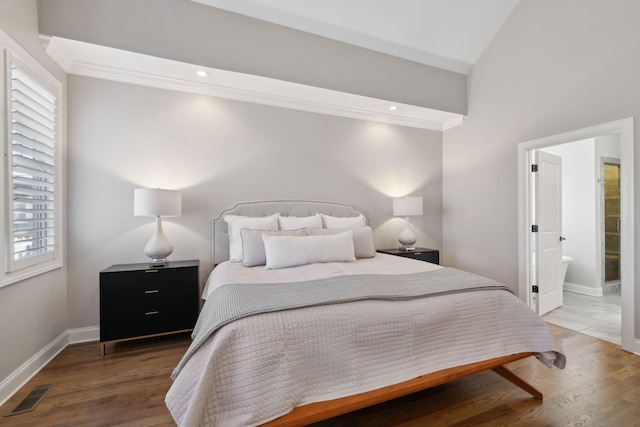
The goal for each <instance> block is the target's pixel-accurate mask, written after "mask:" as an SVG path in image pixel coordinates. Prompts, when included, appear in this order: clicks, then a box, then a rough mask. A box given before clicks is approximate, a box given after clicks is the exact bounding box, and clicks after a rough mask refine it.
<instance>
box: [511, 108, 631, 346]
mask: <svg viewBox="0 0 640 427" xmlns="http://www.w3.org/2000/svg"><path fill="white" fill-rule="evenodd" d="M608 136H615V137H616V138H617V140H618V141H619V153H618V154H617V155H609V154H607V153H595V154H594V155H592V156H591V159H592V163H591V168H592V170H598V169H599V166H600V158H601V157H611V158H619V159H620V162H619V166H620V167H619V169H618V179H619V185H618V188H619V192H620V197H619V199H618V200H619V206H618V209H619V211H618V212H619V220H620V229H621V230H622V232H618V235H617V237H618V241H619V243H620V249H619V250H618V252H619V254H618V262H617V265H618V272H619V276H620V278H619V280H620V291H621V294H622V298H621V321H620V324H621V326H622V327H621V345H622V348H623V349H624V350H627V351H631V352H634V351H637V350H638V349H637V348H636V347H637V346H636V343H635V340H634V337H635V322H634V318H635V307H634V301H635V290H634V287H633V278H634V272H635V265H634V262H633V260H634V249H635V248H634V245H633V236H634V223H633V218H634V214H633V212H634V198H633V194H634V193H633V184H634V180H633V170H634V169H633V165H634V156H633V151H634V139H633V118H629V119H625V120H620V121H617V122H611V123H605V124H603V125H598V126H593V127H591V128H585V129H580V130H576V131H572V132H567V133H564V134H559V135H553V136H550V137H545V138H540V139H537V140H532V141H527V142H523V143H520V144H518V200H519V202H518V206H519V209H518V218H519V219H518V224H519V230H518V255H519V256H518V265H519V269H518V277H519V286H518V290H519V296H520V298H521V299H522V300H523V301H525V302H526V303H527V304H529V306H530V307H532V308H534V309H535V301H536V299H537V295H536V293H535V291H537V289H538V287H537V283H536V282H535V280H537V277H536V275H535V273H534V272H535V268H536V267H535V265H534V264H533V262H532V261H533V259H535V254H534V250H535V245H534V244H533V242H534V239H533V236H534V235H533V228H532V225H534V223H533V222H532V217H533V215H532V213H531V205H532V199H531V192H532V190H531V188H532V182H533V180H534V178H532V169H531V168H532V164H533V158H534V152H535V151H536V150H538V149H545V148H548V147H552V146H559V145H562V144H567V143H570V142H575V141H582V140H586V139H590V138H591V139H593V138H602V137H605V138H606V137H608ZM605 160H607V159H605ZM596 162H597V163H596ZM605 163H611V162H608V161H607V162H605ZM614 163H615V162H614ZM598 172H599V171H598ZM598 175H599V176H600V177H603V175H600V174H598ZM601 181H602V184H603V183H604V179H603V178H602V179H601ZM600 185H601V183H599V182H597V181H596V176H595V175H594V177H593V179H592V180H589V181H583V182H582V189H583V190H585V191H586V190H589V192H590V194H591V195H592V196H594V194H595V193H594V189H597V188H598V186H600ZM602 188H604V187H602ZM596 191H599V190H596ZM598 194H599V193H598ZM600 200H602V199H600V197H598V198H597V199H595V201H594V204H593V209H589V211H590V213H589V215H591V216H593V217H594V221H592V222H591V224H592V225H591V231H590V232H591V234H593V235H597V241H598V243H599V244H598V245H597V246H598V248H599V250H600V253H602V252H605V251H604V247H605V242H604V240H603V237H604V236H603V235H602V234H603V233H602V232H601V228H600V227H598V226H597V225H596V224H600V221H605V218H604V214H603V211H601V210H600V209H596V206H598V207H599V206H601V205H602V204H601V202H600ZM578 215H579V216H578V217H581V216H584V215H583V213H579V214H578ZM612 215H613V214H612ZM612 218H613V217H612ZM608 221H609V222H614V223H615V226H616V230H617V226H618V224H617V222H618V221H617V218H615V219H613V220H608ZM562 234H563V237H564V236H565V235H566V237H567V239H570V238H571V239H572V240H574V241H576V240H579V238H580V233H574V235H573V237H571V236H570V235H568V233H566V232H565V230H564V229H563V233H562ZM610 240H612V241H615V238H613V239H610ZM567 241H568V240H567ZM591 248H592V250H594V257H591V258H589V261H588V262H589V263H590V264H591V265H592V266H594V265H595V266H596V276H593V275H592V276H591V277H592V279H591V282H589V286H591V289H590V290H589V291H590V292H594V293H597V292H598V290H597V289H596V286H594V285H593V282H595V279H593V278H594V277H595V278H597V282H598V283H599V284H600V288H599V289H600V290H599V292H600V294H601V295H602V293H603V291H602V290H603V287H602V283H603V282H606V280H605V270H606V268H605V267H604V265H603V261H600V259H601V258H597V257H595V249H594V248H595V245H593V246H591ZM581 249H583V247H581V246H580V245H578V246H577V248H576V249H575V251H576V253H579V251H580V250H581ZM572 250H573V249H572ZM567 255H571V256H572V254H569V253H567ZM596 259H598V261H596ZM604 263H606V262H604ZM569 269H571V267H569ZM610 274H611V273H610ZM601 275H602V277H601ZM609 277H611V276H609ZM579 288H580V287H579ZM580 290H585V288H580ZM576 294H577V293H576ZM577 295H578V296H581V295H580V294H577ZM587 296H589V297H591V296H590V295H587ZM577 305H579V306H584V303H583V302H582V301H579V302H578V303H577Z"/></svg>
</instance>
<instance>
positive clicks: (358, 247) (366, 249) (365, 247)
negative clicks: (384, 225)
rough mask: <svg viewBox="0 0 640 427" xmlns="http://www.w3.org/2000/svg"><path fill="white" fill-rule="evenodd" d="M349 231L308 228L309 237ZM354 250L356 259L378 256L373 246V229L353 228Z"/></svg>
mask: <svg viewBox="0 0 640 427" xmlns="http://www.w3.org/2000/svg"><path fill="white" fill-rule="evenodd" d="M345 231H347V230H345V229H340V228H307V229H306V234H307V236H326V235H331V234H338V233H342V232H345ZM351 232H352V233H353V249H354V251H355V255H356V258H372V257H374V256H376V248H375V246H374V244H373V230H371V227H359V228H352V229H351Z"/></svg>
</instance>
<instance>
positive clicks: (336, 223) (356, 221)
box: [320, 214, 367, 229]
mask: <svg viewBox="0 0 640 427" xmlns="http://www.w3.org/2000/svg"><path fill="white" fill-rule="evenodd" d="M320 215H322V221H323V222H324V228H349V229H351V228H358V227H364V226H366V225H367V220H366V219H365V217H364V215H359V216H351V217H338V216H331V215H325V214H320Z"/></svg>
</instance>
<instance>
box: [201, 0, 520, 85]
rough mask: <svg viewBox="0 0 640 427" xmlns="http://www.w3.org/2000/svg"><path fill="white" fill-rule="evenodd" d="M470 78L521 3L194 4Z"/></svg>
mask: <svg viewBox="0 0 640 427" xmlns="http://www.w3.org/2000/svg"><path fill="white" fill-rule="evenodd" d="M191 1H194V2H197V3H202V4H206V5H209V6H212V7H216V8H219V9H224V10H227V11H231V12H236V13H239V14H242V15H246V16H250V17H252V18H256V19H260V20H263V21H268V22H271V23H275V24H279V25H283V26H286V27H291V28H295V29H297V30H301V31H306V32H309V33H312V34H316V35H320V36H323V37H327V38H330V39H334V40H338V41H341V42H345V43H349V44H352V45H356V46H360V47H364V48H367V49H371V50H374V51H378V52H382V53H386V54H389V55H393V56H397V57H400V58H404V59H409V60H412V61H416V62H420V63H423V64H427V65H431V66H434V67H438V68H443V69H445V70H450V71H454V72H457V73H461V74H468V73H469V71H470V70H471V68H472V67H473V65H474V64H475V63H476V61H477V60H478V58H479V57H480V55H482V52H483V51H484V49H485V48H486V47H487V45H488V44H489V42H491V40H492V39H493V37H494V36H495V34H496V33H497V32H498V30H499V29H500V27H501V26H502V24H503V23H504V22H505V20H506V19H507V17H508V16H509V14H510V13H511V11H512V10H513V9H514V8H515V6H516V5H517V3H518V1H519V0H395V1H394V0H242V1H237V0H191Z"/></svg>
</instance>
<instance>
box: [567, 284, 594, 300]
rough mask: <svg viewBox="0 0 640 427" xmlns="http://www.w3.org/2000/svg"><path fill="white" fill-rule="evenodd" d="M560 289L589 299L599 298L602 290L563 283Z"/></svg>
mask: <svg viewBox="0 0 640 427" xmlns="http://www.w3.org/2000/svg"><path fill="white" fill-rule="evenodd" d="M562 289H564V290H565V291H569V292H574V293H576V294H582V295H589V296H591V297H601V296H602V288H594V287H591V286H584V285H578V284H576V283H570V282H564V285H563V286H562Z"/></svg>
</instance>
